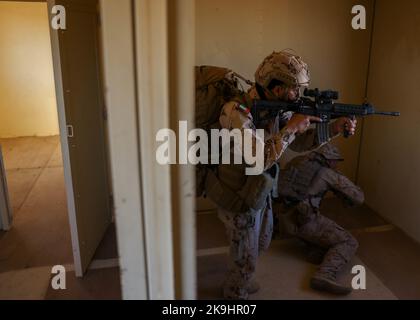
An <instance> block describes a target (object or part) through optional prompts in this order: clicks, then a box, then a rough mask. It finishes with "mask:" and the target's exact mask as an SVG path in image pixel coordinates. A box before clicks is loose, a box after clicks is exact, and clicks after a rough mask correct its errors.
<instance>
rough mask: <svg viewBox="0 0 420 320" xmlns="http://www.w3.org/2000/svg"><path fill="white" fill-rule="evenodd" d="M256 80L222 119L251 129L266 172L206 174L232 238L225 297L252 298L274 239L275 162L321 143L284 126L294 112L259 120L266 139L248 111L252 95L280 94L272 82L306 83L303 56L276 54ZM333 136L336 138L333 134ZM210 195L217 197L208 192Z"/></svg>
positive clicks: (231, 169)
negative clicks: (258, 268) (258, 271)
mask: <svg viewBox="0 0 420 320" xmlns="http://www.w3.org/2000/svg"><path fill="white" fill-rule="evenodd" d="M255 80H256V83H255V85H254V86H252V88H251V89H250V90H249V92H248V95H245V96H244V97H240V98H238V99H233V100H232V101H230V102H228V103H226V104H225V105H224V106H223V108H222V110H221V114H220V118H219V122H220V125H221V127H222V128H225V129H229V130H232V129H240V130H242V132H243V130H245V129H251V130H252V132H253V140H252V149H253V151H254V154H256V152H255V150H259V148H257V147H258V145H259V146H261V149H263V150H264V173H263V174H262V175H260V176H246V175H245V173H244V171H245V168H244V167H245V166H244V165H219V166H218V169H217V170H216V172H217V174H216V175H217V177H216V175H215V177H214V178H212V174H210V178H209V176H208V177H207V178H206V180H207V183H206V189H207V191H206V193H207V195H209V198H210V199H211V200H212V201H213V202H214V203H215V204H216V205H217V206H218V215H219V217H220V219H221V220H222V221H223V223H224V224H225V227H226V230H227V233H228V235H229V239H230V254H229V264H228V273H227V277H226V280H225V283H224V296H225V298H231V299H247V298H248V294H249V292H250V287H251V279H252V278H253V276H254V274H255V269H256V262H257V257H258V255H259V254H260V253H261V251H262V250H265V249H267V248H268V245H269V243H270V241H271V237H272V231H273V212H272V202H271V199H272V196H277V182H276V181H277V177H278V174H279V169H278V164H277V163H278V161H279V160H280V157H281V155H282V154H283V152H284V151H285V150H286V148H288V147H290V148H291V149H292V150H294V151H296V152H302V151H307V150H311V149H314V148H317V147H319V145H318V143H317V141H318V139H317V133H316V130H314V129H309V130H307V131H305V133H303V134H295V133H293V132H292V131H290V130H289V128H288V127H287V125H286V124H287V122H288V121H289V119H290V117H291V116H292V113H285V114H282V115H281V116H279V117H278V118H276V119H272V120H269V121H266V122H265V123H264V124H259V128H258V129H264V132H265V134H264V139H262V138H261V137H259V136H257V135H256V126H255V124H254V122H253V118H252V116H251V114H250V113H249V112H246V110H247V109H249V108H250V105H249V102H250V101H251V100H252V99H260V98H263V99H268V100H270V99H279V98H280V97H278V96H276V95H275V94H274V92H272V91H271V89H269V87H270V86H271V85H272V84H273V83H274V84H275V86H277V85H279V86H281V87H284V88H299V87H300V86H307V84H308V83H309V72H308V68H307V65H306V64H305V63H304V62H303V61H302V60H301V59H300V57H298V56H296V55H293V54H290V53H288V52H273V53H272V54H271V55H269V56H268V57H267V58H266V59H265V60H264V61H263V62H262V63H261V64H260V66H259V67H258V69H257V71H256V73H255ZM277 83H280V84H277ZM266 89H268V90H266ZM261 93H262V95H261ZM330 128H331V127H330ZM330 133H332V132H331V130H330ZM330 136H331V137H332V134H330ZM255 177H256V178H255ZM259 178H261V179H259ZM270 183H271V185H270ZM222 189H223V191H222ZM209 191H210V192H209ZM211 194H213V196H210V195H211ZM250 199H251V200H252V201H251V200H250ZM242 202H245V203H251V205H248V207H249V208H246V209H245V211H243V210H242V211H238V210H233V209H232V208H235V209H237V208H243V206H242ZM222 204H223V205H225V206H223V205H222ZM238 204H239V205H238ZM252 204H254V205H252Z"/></svg>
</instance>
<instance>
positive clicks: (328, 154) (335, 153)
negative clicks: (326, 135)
mask: <svg viewBox="0 0 420 320" xmlns="http://www.w3.org/2000/svg"><path fill="white" fill-rule="evenodd" d="M315 152H316V153H318V154H320V155H322V156H323V157H324V158H325V159H327V160H337V161H343V160H344V159H343V157H342V156H341V154H340V151H339V150H338V148H337V147H336V146H335V145H333V144H331V143H327V144H324V145H323V146H322V147H320V148H319V149H317V150H315Z"/></svg>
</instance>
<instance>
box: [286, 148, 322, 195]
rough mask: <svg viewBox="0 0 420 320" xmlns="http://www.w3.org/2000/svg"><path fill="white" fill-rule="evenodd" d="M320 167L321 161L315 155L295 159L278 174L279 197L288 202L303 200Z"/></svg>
mask: <svg viewBox="0 0 420 320" xmlns="http://www.w3.org/2000/svg"><path fill="white" fill-rule="evenodd" d="M322 167H323V165H322V162H321V159H319V158H318V157H317V156H316V155H315V156H313V155H310V156H309V157H308V156H300V157H296V158H295V159H293V160H292V161H291V162H290V164H289V165H288V166H287V167H286V169H285V170H282V172H281V174H280V178H279V184H278V186H279V190H278V192H279V195H280V196H282V197H283V198H286V199H289V200H295V201H301V200H304V199H305V198H306V197H307V195H308V190H309V187H310V185H311V184H312V181H313V179H314V178H315V176H316V175H317V173H318V172H319V170H320V169H321V168H322Z"/></svg>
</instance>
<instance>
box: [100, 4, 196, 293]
mask: <svg viewBox="0 0 420 320" xmlns="http://www.w3.org/2000/svg"><path fill="white" fill-rule="evenodd" d="M168 8H170V11H168ZM183 10H184V11H183ZM194 15H195V12H194V1H193V0H176V1H173V0H119V1H118V2H117V1H108V0H101V18H102V28H103V45H104V48H103V49H104V70H105V87H106V102H107V109H108V121H109V141H110V155H111V168H112V169H111V171H112V178H113V179H112V180H113V190H114V202H115V217H116V226H117V239H118V248H119V256H120V267H121V283H122V292H123V298H124V299H174V298H178V299H180V298H184V299H194V298H195V297H196V288H195V278H196V268H195V214H194V202H195V196H194V191H193V190H194V177H193V168H192V167H190V166H186V167H184V168H182V169H180V170H172V168H171V167H169V166H161V165H159V164H158V163H157V162H156V159H155V152H156V148H157V142H156V138H155V137H156V133H157V131H158V130H159V129H162V128H171V125H172V126H173V125H175V123H176V124H177V121H175V120H177V119H180V120H181V119H184V120H191V119H193V115H194V78H193V70H194V69H193V65H194V50H195V48H194V19H193V18H192V17H193V16H194ZM168 17H171V21H172V22H171V28H172V27H174V28H175V30H170V29H171V28H169V23H168ZM183 31H186V34H183V33H182V32H183ZM181 35H182V37H181ZM181 38H182V40H181ZM170 54H171V57H170ZM173 54H175V58H174V56H172V55H173ZM175 64H176V68H175ZM174 70H176V71H175V72H174ZM177 81H182V84H181V85H178V86H176V85H174V83H175V82H177ZM174 97H176V98H174Z"/></svg>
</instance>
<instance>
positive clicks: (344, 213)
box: [197, 198, 420, 300]
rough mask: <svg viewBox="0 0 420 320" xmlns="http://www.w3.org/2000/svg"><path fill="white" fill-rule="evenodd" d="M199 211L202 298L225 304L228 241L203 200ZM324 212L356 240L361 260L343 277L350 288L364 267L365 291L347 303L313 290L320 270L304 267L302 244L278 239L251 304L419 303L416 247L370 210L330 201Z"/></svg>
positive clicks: (262, 265) (261, 264)
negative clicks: (322, 301) (274, 301)
mask: <svg viewBox="0 0 420 320" xmlns="http://www.w3.org/2000/svg"><path fill="white" fill-rule="evenodd" d="M198 210H199V211H198V216H197V218H198V220H197V230H198V232H197V245H198V258H197V267H198V278H197V281H198V297H199V299H221V298H222V296H221V284H222V282H223V278H224V274H225V272H226V263H227V262H226V261H227V260H226V259H227V252H228V247H227V245H228V243H227V237H226V235H225V230H224V226H223V224H222V223H221V222H220V221H219V220H218V218H217V215H216V212H215V211H214V208H213V207H212V206H211V204H209V202H207V201H205V200H203V199H199V202H198ZM321 211H322V212H323V213H324V214H325V215H326V216H328V217H330V218H331V219H334V220H335V221H336V222H338V223H339V224H340V225H341V226H343V227H345V228H346V229H349V230H350V231H351V232H352V233H353V234H354V235H355V236H356V238H357V239H358V241H359V243H360V247H359V250H358V252H357V256H356V257H355V258H354V259H353V261H351V262H350V263H349V265H348V266H347V268H346V270H344V271H343V274H342V277H343V281H347V282H350V281H351V278H352V276H353V275H352V274H351V267H352V266H354V265H362V266H364V267H365V268H366V279H367V289H366V290H357V291H356V290H355V291H353V293H352V294H351V295H349V296H347V297H335V296H332V295H328V294H322V293H319V292H316V291H313V290H311V289H310V288H309V279H310V276H311V274H312V273H313V272H314V270H316V266H314V265H312V264H310V263H308V262H307V261H306V259H305V254H304V248H303V245H302V243H300V241H298V240H295V239H287V240H279V239H275V240H274V241H273V242H272V244H271V246H270V248H269V250H268V251H267V252H265V253H264V254H263V255H262V256H261V257H260V259H259V261H258V266H257V281H258V282H259V283H260V284H261V287H262V288H261V290H260V291H259V292H258V293H257V294H255V295H252V296H251V299H256V300H257V299H269V300H272V299H315V300H317V299H350V300H352V299H358V300H365V299H387V300H388V299H420V274H419V272H418V270H420V245H419V244H418V243H415V242H414V241H412V240H411V239H410V238H409V237H407V236H406V235H404V234H403V233H402V232H401V231H400V230H398V229H397V228H395V227H394V226H392V225H389V224H387V223H386V222H385V221H384V220H383V219H382V218H381V217H380V216H378V215H377V214H376V213H375V212H373V211H372V210H370V209H369V208H368V207H366V206H363V207H359V208H343V207H342V206H341V203H340V201H339V200H338V199H335V198H331V199H326V200H325V201H324V203H323V206H322V210H321ZM210 230H211V232H210Z"/></svg>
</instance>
